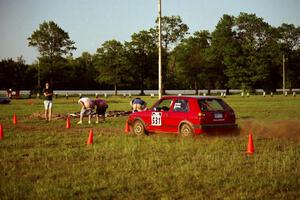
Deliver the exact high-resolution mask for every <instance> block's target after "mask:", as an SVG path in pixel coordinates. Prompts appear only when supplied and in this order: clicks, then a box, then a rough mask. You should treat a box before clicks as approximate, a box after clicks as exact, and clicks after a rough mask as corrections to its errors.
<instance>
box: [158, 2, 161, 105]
mask: <svg viewBox="0 0 300 200" xmlns="http://www.w3.org/2000/svg"><path fill="white" fill-rule="evenodd" d="M161 81H162V71H161V0H158V98H159V99H160V98H161V97H162V84H161Z"/></svg>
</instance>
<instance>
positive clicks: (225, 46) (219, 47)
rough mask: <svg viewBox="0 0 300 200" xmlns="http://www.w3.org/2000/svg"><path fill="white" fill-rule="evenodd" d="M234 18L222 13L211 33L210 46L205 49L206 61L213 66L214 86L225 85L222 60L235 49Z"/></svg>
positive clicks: (225, 78)
mask: <svg viewBox="0 0 300 200" xmlns="http://www.w3.org/2000/svg"><path fill="white" fill-rule="evenodd" d="M234 20H235V18H234V17H233V16H230V15H223V17H222V18H221V19H220V21H219V22H218V24H217V26H216V29H215V30H214V31H213V32H212V34H211V37H212V38H211V47H210V48H209V49H208V50H207V54H206V55H207V60H208V62H209V63H210V65H211V66H212V67H213V68H214V71H213V72H212V73H213V75H214V76H216V78H215V85H214V86H215V88H224V87H226V83H227V81H228V79H227V76H226V75H225V74H224V71H225V69H226V65H225V63H224V60H225V57H227V55H228V54H229V55H231V54H232V53H234V52H235V49H236V45H235V41H234V36H235V32H234V30H233V27H234V23H235V22H234ZM227 89H228V88H227ZM228 90H229V89H228Z"/></svg>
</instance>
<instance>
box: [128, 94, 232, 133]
mask: <svg viewBox="0 0 300 200" xmlns="http://www.w3.org/2000/svg"><path fill="white" fill-rule="evenodd" d="M126 123H128V126H129V128H130V130H131V132H133V133H134V134H135V135H143V134H148V133H149V132H168V133H179V134H181V135H182V136H185V137H187V136H192V135H198V134H202V133H209V132H210V131H220V132H221V131H227V130H230V131H231V130H236V129H237V124H236V123H235V114H234V111H233V109H232V108H231V107H230V106H229V105H228V104H226V103H225V102H224V101H223V100H222V99H220V98H217V97H207V96H191V97H190V96H166V97H163V98H161V99H160V100H158V101H157V102H156V103H155V104H154V105H153V106H152V107H151V108H150V109H149V110H146V111H142V112H135V113H132V114H130V115H129V117H128V119H127V122H126Z"/></svg>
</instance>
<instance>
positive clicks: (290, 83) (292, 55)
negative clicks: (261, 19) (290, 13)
mask: <svg viewBox="0 0 300 200" xmlns="http://www.w3.org/2000/svg"><path fill="white" fill-rule="evenodd" d="M277 31H278V43H279V45H280V50H281V53H280V55H279V56H278V58H279V60H280V61H282V59H280V58H281V57H282V56H283V55H285V58H286V79H287V80H286V81H287V87H289V88H292V87H299V85H300V64H299V61H300V54H299V53H300V27H295V25H293V24H285V23H284V24H282V25H281V26H280V27H278V28H277ZM280 67H281V66H280ZM280 71H281V70H280ZM281 77H282V76H281Z"/></svg>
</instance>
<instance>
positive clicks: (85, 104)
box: [77, 97, 94, 124]
mask: <svg viewBox="0 0 300 200" xmlns="http://www.w3.org/2000/svg"><path fill="white" fill-rule="evenodd" d="M78 103H79V104H80V105H81V111H80V120H79V122H77V124H82V119H83V117H84V116H85V115H87V116H88V117H89V124H90V123H91V116H92V113H93V108H94V106H93V103H92V100H91V99H90V98H88V97H82V98H81V99H79V100H78Z"/></svg>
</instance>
